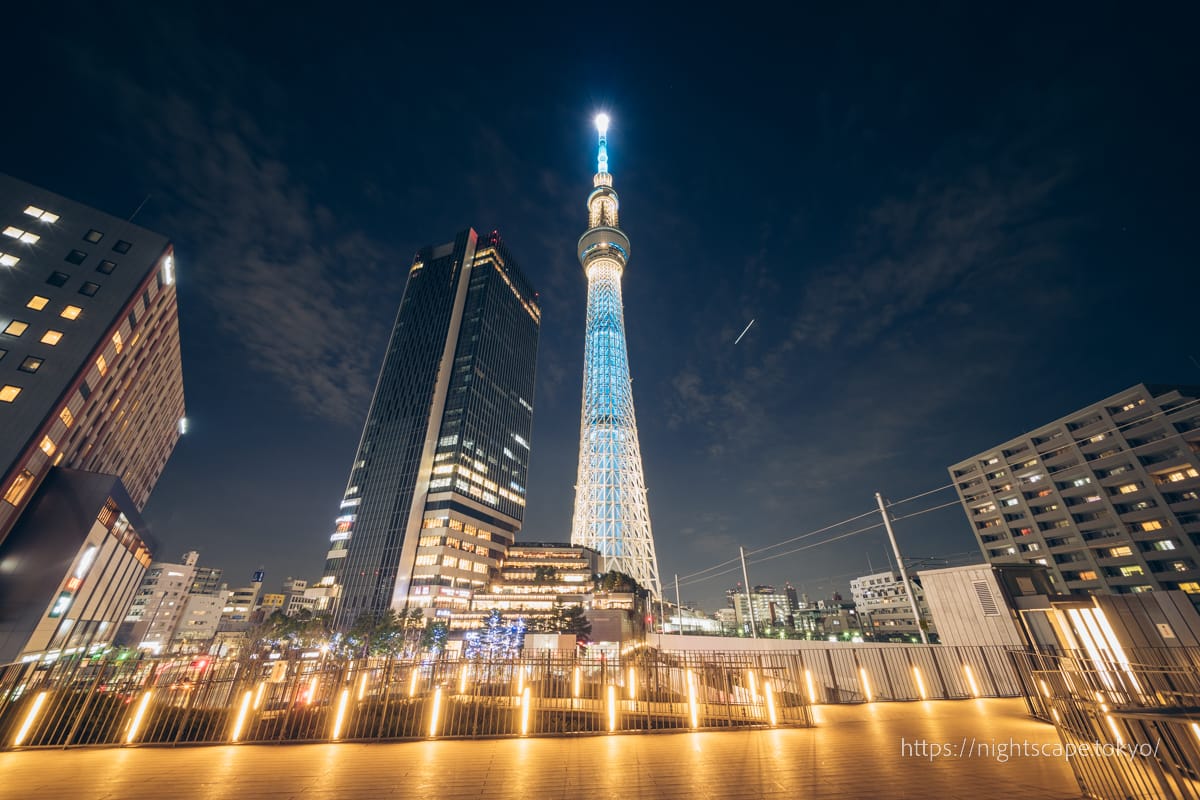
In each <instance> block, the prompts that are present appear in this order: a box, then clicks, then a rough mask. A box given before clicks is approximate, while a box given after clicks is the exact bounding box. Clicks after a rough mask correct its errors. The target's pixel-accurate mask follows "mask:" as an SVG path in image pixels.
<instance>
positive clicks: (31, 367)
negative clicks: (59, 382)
mask: <svg viewBox="0 0 1200 800" xmlns="http://www.w3.org/2000/svg"><path fill="white" fill-rule="evenodd" d="M43 361H45V359H44V358H38V357H37V356H27V357H26V358H25V360H24V361H22V362H21V366H19V367H17V369H19V370H21V372H37V371H38V370H39V369H41V366H42V362H43Z"/></svg>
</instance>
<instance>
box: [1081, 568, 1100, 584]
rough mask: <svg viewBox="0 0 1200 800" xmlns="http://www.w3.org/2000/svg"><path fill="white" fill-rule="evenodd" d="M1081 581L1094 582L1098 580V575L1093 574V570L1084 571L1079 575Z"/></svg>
mask: <svg viewBox="0 0 1200 800" xmlns="http://www.w3.org/2000/svg"><path fill="white" fill-rule="evenodd" d="M1079 580H1081V581H1094V580H1096V573H1095V572H1093V571H1092V570H1090V569H1089V570H1084V571H1083V572H1081V573H1079Z"/></svg>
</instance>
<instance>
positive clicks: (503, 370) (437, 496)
mask: <svg viewBox="0 0 1200 800" xmlns="http://www.w3.org/2000/svg"><path fill="white" fill-rule="evenodd" d="M540 321H541V311H540V310H539V308H538V304H537V295H536V294H535V293H534V291H533V289H532V288H531V287H530V285H529V283H528V281H527V280H526V279H525V277H524V276H523V274H522V273H521V271H520V269H519V267H518V266H517V263H516V261H515V260H514V259H513V257H512V255H511V253H510V252H509V251H508V249H507V248H506V247H505V245H504V244H503V243H502V242H501V240H500V236H499V234H497V233H494V232H493V233H492V234H491V235H489V236H486V237H480V236H479V235H478V234H476V233H475V231H473V230H466V231H463V232H461V233H460V234H458V236H456V237H455V239H454V240H453V241H451V242H448V243H446V244H443V245H438V246H431V247H426V248H424V249H422V250H421V251H419V252H418V253H417V255H416V258H415V259H414V261H413V263H412V266H411V267H410V268H409V271H408V283H407V285H406V286H405V289H404V297H403V299H402V300H401V302H400V308H399V311H398V312H397V314H396V322H395V326H394V328H393V330H392V336H391V340H390V342H389V343H388V349H387V355H386V356H385V358H384V362H383V366H382V368H381V369H380V372H379V380H378V382H377V384H376V387H375V395H374V397H373V398H372V400H371V408H370V411H369V412H368V414H367V420H366V424H365V425H364V427H363V433H362V438H361V440H360V442H359V446H358V451H357V453H356V454H355V456H354V463H353V465H352V467H351V469H350V477H349V480H348V481H347V485H346V492H345V495H344V499H343V500H342V503H341V510H340V515H339V516H338V517H337V519H336V520H335V524H334V533H333V535H332V536H331V537H330V550H329V553H328V557H327V560H326V563H325V571H324V577H323V578H322V580H321V581H320V584H319V585H321V586H323V587H332V586H336V587H337V592H338V595H339V596H338V597H337V600H336V611H335V616H334V624H335V626H336V627H339V628H343V629H344V628H346V627H348V626H349V625H351V624H353V622H354V620H355V619H356V618H357V617H358V616H359V615H360V614H363V613H364V612H367V613H374V612H379V611H382V610H384V609H388V608H394V609H397V610H400V609H405V608H408V607H410V606H416V607H421V608H426V609H428V610H429V611H428V613H430V614H434V613H441V614H443V615H447V614H450V613H453V612H454V611H463V610H466V609H467V608H468V607H469V605H470V602H471V596H472V594H473V593H474V592H475V591H478V590H480V589H483V588H486V587H487V585H488V584H489V582H490V581H491V579H492V577H493V575H494V574H495V571H496V570H497V569H498V568H499V566H500V564H501V562H502V561H503V559H504V555H505V552H506V551H507V549H508V547H509V545H511V544H512V543H513V541H514V539H515V537H516V534H517V532H518V531H519V530H520V529H521V522H522V520H523V519H524V515H525V485H526V473H527V470H528V467H529V442H530V438H531V432H532V425H533V392H534V370H535V366H536V360H537V341H538V330H539V326H540Z"/></svg>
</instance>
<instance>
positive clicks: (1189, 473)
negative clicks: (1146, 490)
mask: <svg viewBox="0 0 1200 800" xmlns="http://www.w3.org/2000/svg"><path fill="white" fill-rule="evenodd" d="M1195 477H1200V472H1197V471H1196V468H1195V467H1188V468H1187V469H1181V470H1176V471H1175V472H1169V473H1167V474H1166V475H1163V476H1161V477H1160V478H1159V479H1158V482H1159V483H1164V482H1167V481H1169V482H1171V483H1178V482H1179V481H1186V480H1187V479H1188V478H1195Z"/></svg>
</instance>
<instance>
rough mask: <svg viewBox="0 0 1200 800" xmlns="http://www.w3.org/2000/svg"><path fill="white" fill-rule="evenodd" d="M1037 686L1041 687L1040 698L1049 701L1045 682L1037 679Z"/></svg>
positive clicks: (1048, 689)
mask: <svg viewBox="0 0 1200 800" xmlns="http://www.w3.org/2000/svg"><path fill="white" fill-rule="evenodd" d="M1038 686H1040V687H1042V697H1044V698H1046V699H1047V700H1049V699H1050V687H1049V686H1047V685H1046V682H1045V681H1044V680H1042V679H1041V678H1038Z"/></svg>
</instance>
